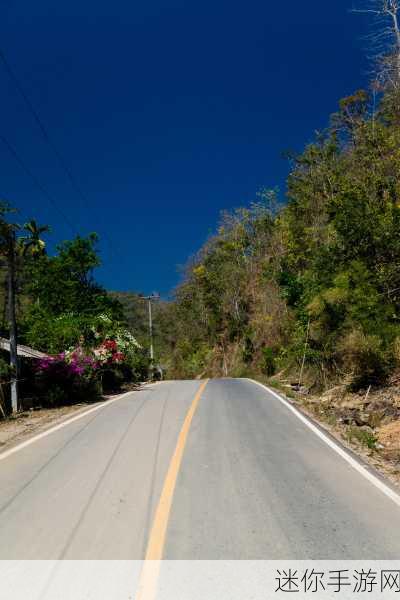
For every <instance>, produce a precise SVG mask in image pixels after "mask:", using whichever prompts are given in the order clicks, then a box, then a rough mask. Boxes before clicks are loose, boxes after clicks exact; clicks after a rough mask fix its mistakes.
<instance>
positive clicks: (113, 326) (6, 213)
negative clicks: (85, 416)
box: [0, 203, 149, 412]
mask: <svg viewBox="0 0 400 600" xmlns="http://www.w3.org/2000/svg"><path fill="white" fill-rule="evenodd" d="M0 208H1V213H2V216H1V223H0V225H1V228H2V238H3V239H2V247H3V248H4V250H3V263H2V267H1V275H2V284H3V285H2V287H3V294H2V295H3V307H4V310H3V315H2V322H1V327H0V330H1V331H0V334H1V336H2V337H4V338H6V339H8V338H9V321H10V319H11V315H10V306H9V301H7V296H8V292H9V287H10V280H9V277H8V276H7V273H8V271H9V261H8V254H7V252H8V248H9V245H10V240H11V243H12V247H13V255H14V266H15V281H14V286H15V294H16V299H17V302H16V322H17V326H18V342H19V344H24V345H26V346H29V347H30V348H33V349H35V350H38V351H41V352H42V353H43V354H44V356H43V357H42V358H41V359H40V360H34V359H26V358H20V359H19V363H20V373H19V381H18V383H19V389H20V396H22V407H23V406H24V404H25V405H30V406H44V407H56V406H61V405H67V404H74V403H77V402H90V401H94V400H97V399H100V398H101V397H102V394H103V393H107V392H112V391H116V390H119V389H121V386H123V385H125V384H128V383H134V382H138V381H142V380H144V379H146V378H147V373H148V367H149V359H148V353H147V350H146V349H145V348H143V347H142V346H141V344H140V343H139V342H138V341H137V340H136V338H135V336H134V333H133V331H132V329H131V328H130V327H129V324H128V322H127V320H126V318H125V315H124V310H123V307H122V305H121V303H120V302H119V301H118V299H117V298H115V297H113V296H112V295H111V294H109V293H108V292H107V291H106V290H105V289H104V288H103V287H102V286H100V285H99V284H98V283H97V282H96V281H95V279H94V276H93V271H94V269H95V268H96V267H98V266H99V265H100V258H99V254H98V251H97V242H98V240H97V236H96V234H91V235H89V236H87V237H79V236H77V237H76V238H75V239H73V240H68V241H65V242H63V243H61V244H60V245H59V246H58V247H57V249H56V252H55V254H54V255H52V256H50V255H49V254H48V253H47V251H46V244H45V241H44V239H43V237H44V236H45V235H46V234H49V230H48V228H47V227H40V226H39V225H38V224H37V223H36V221H34V220H32V221H30V222H29V223H26V224H25V225H23V226H20V225H17V224H16V223H12V224H11V223H10V220H11V219H12V218H13V217H14V216H15V215H14V214H13V213H14V212H15V211H14V210H13V209H11V207H10V206H8V205H7V204H5V203H3V204H2V205H1V207H0ZM10 236H11V237H10ZM12 375H13V373H12V369H11V368H10V366H9V358H8V353H6V352H3V355H2V357H1V359H0V376H1V378H2V387H3V396H4V398H3V403H2V404H3V410H4V411H5V412H8V410H9V408H10V407H9V395H10V391H9V386H10V378H11V377H12ZM4 405H5V406H4Z"/></svg>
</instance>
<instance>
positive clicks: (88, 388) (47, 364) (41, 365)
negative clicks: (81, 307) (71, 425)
mask: <svg viewBox="0 0 400 600" xmlns="http://www.w3.org/2000/svg"><path fill="white" fill-rule="evenodd" d="M100 320H101V323H100V325H101V326H99V331H97V330H96V333H95V334H94V332H92V333H93V339H94V340H95V342H94V344H93V346H94V347H92V348H87V347H86V346H85V339H84V337H82V339H81V342H80V345H78V346H76V347H71V348H69V349H68V350H66V351H65V352H62V353H61V354H57V355H56V356H49V357H46V358H44V359H42V360H40V361H38V364H37V381H38V386H39V387H40V389H41V391H42V393H43V395H44V397H45V398H47V399H48V404H50V405H53V406H54V405H59V404H69V403H73V402H77V401H82V400H83V401H87V400H91V399H93V397H95V398H96V397H98V396H99V395H100V394H101V392H102V387H103V386H104V388H105V389H106V390H116V389H118V388H119V387H120V385H121V384H122V383H123V382H124V381H132V380H139V379H142V378H143V377H144V376H145V375H144V374H145V372H146V367H145V364H146V359H145V356H146V355H145V352H144V351H143V350H142V349H141V347H140V345H139V344H138V342H137V341H136V339H135V338H134V336H133V335H132V334H131V333H130V332H129V331H127V330H126V329H124V328H122V327H120V326H116V325H115V324H113V323H112V322H111V320H110V319H109V318H108V317H107V316H106V315H103V316H102V318H101V319H100ZM106 332H107V333H106ZM49 399H50V400H49Z"/></svg>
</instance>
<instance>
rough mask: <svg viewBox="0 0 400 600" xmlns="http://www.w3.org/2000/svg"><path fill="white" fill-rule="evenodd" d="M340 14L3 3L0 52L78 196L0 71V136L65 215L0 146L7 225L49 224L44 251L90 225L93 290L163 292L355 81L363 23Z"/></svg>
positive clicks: (179, 0)
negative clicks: (97, 245)
mask: <svg viewBox="0 0 400 600" xmlns="http://www.w3.org/2000/svg"><path fill="white" fill-rule="evenodd" d="M288 5H289V6H290V10H289V9H288ZM351 7H352V0H335V2H332V3H331V2H329V3H327V2H322V1H321V0H318V1H317V0H303V1H302V2H295V1H294V0H292V1H291V2H290V1H289V2H278V1H269V0H247V1H246V2H238V1H236V0H230V1H229V2H228V1H227V0H212V1H211V0H202V1H201V2H198V1H191V2H184V1H183V0H168V1H167V0H152V1H151V2H150V1H147V2H140V3H139V2H136V1H135V0H129V1H128V0H127V1H125V0H114V1H113V2H110V1H108V2H104V1H102V0H96V2H94V1H92V0H90V1H89V0H79V1H78V0H69V1H68V2H65V1H63V0H59V1H58V2H54V0H52V1H50V0H37V2H32V0H14V2H12V3H9V5H8V6H5V3H4V2H3V3H2V8H1V15H2V18H1V19H0V39H1V48H2V50H3V51H4V53H5V55H6V57H7V59H8V62H9V63H10V65H11V66H12V68H13V70H14V72H15V74H16V75H17V77H18V78H19V80H20V82H21V83H22V85H23V87H24V90H25V92H26V94H27V95H28V96H29V98H30V100H31V102H32V103H33V105H34V107H35V109H36V110H37V112H38V114H39V115H40V118H41V120H42V121H43V122H44V124H45V126H46V129H47V130H48V132H49V134H50V137H51V138H52V141H53V142H54V144H55V146H56V147H57V149H58V150H59V152H60V153H61V154H62V156H63V158H64V160H65V163H66V164H67V165H68V168H69V169H70V170H71V172H72V173H73V175H74V177H75V179H76V181H77V182H78V183H79V187H80V189H81V190H82V191H83V195H84V198H82V197H81V196H80V195H79V194H78V193H77V192H76V191H75V190H74V189H73V187H72V186H71V184H70V181H69V180H68V178H67V176H66V174H65V172H64V171H63V170H62V169H61V168H60V165H59V163H58V161H57V159H56V157H55V156H54V153H53V152H52V151H51V149H50V147H49V146H48V144H46V142H45V141H44V140H43V138H42V137H41V134H40V130H39V128H38V126H37V124H36V123H35V121H34V119H33V118H32V115H31V114H30V112H29V111H28V110H27V107H26V105H25V104H24V102H23V100H22V99H21V96H20V95H19V93H18V91H17V90H16V88H15V86H14V85H13V83H12V82H11V81H10V78H9V77H8V74H7V73H6V71H5V70H4V68H3V66H2V65H1V64H0V85H1V99H0V102H1V127H0V134H1V135H3V136H5V137H6V139H7V140H8V141H9V143H10V144H12V146H13V147H14V148H15V149H16V150H17V152H18V154H19V155H20V156H21V158H22V159H23V161H24V163H25V164H26V165H27V166H28V167H29V169H30V170H31V171H32V172H33V173H34V174H35V176H36V177H37V179H38V180H39V181H40V183H41V184H42V185H43V186H44V187H45V188H46V189H47V190H48V192H49V194H50V195H51V197H52V198H53V199H54V201H55V203H56V204H57V206H58V207H59V209H60V211H61V213H63V214H64V215H66V217H67V220H65V219H64V218H63V216H62V215H61V214H60V212H58V211H57V209H56V208H55V207H54V206H53V205H52V204H51V203H50V202H49V201H48V199H46V198H45V197H43V195H42V194H41V192H40V191H39V190H38V189H37V188H36V187H35V185H34V184H33V182H32V181H31V180H30V179H29V178H28V177H27V176H26V175H25V174H24V172H23V171H22V169H21V167H20V165H19V164H18V163H17V162H16V161H15V158H14V157H13V156H11V155H10V153H9V151H8V149H7V148H6V147H5V146H4V144H2V142H1V141H0V160H1V188H0V194H1V197H2V198H5V199H7V200H8V201H9V202H11V203H12V204H13V205H15V206H18V207H19V208H20V210H21V220H23V219H25V218H27V217H30V216H34V217H35V218H37V219H38V220H39V221H40V222H43V223H48V224H50V225H51V227H52V230H53V232H52V235H51V238H50V240H51V244H54V243H55V242H58V241H60V240H63V239H66V238H70V237H71V236H72V235H74V232H75V233H76V232H79V233H81V234H87V233H89V232H91V231H97V232H98V233H99V234H100V237H101V239H102V242H101V251H102V260H103V266H102V268H101V269H100V270H99V271H98V273H97V277H98V279H99V280H100V281H101V282H102V283H103V284H104V285H105V286H107V287H108V288H109V289H119V290H138V291H143V292H151V291H153V290H158V291H160V292H161V293H162V294H164V295H166V294H168V292H169V290H170V289H171V288H173V287H174V286H175V285H176V283H177V282H178V281H179V278H180V275H179V269H178V265H182V264H184V263H185V262H186V260H187V258H188V257H189V256H190V255H191V254H193V253H194V252H195V251H196V250H197V249H198V248H199V246H200V245H201V244H202V243H203V241H204V240H205V239H206V238H207V236H208V235H209V234H210V232H212V231H213V230H214V229H215V227H216V224H217V221H218V216H219V213H220V211H221V210H223V209H229V208H233V207H237V206H241V205H244V204H246V203H249V202H251V201H252V200H253V199H255V195H256V192H257V190H258V189H259V188H260V187H263V186H265V187H271V188H272V187H276V186H279V187H280V189H281V190H282V194H283V193H284V189H285V178H286V176H287V172H288V165H287V163H286V161H285V160H284V159H283V158H282V153H283V152H284V151H286V150H288V149H292V150H296V151H299V150H301V149H302V147H303V146H304V144H306V143H307V142H309V141H310V140H311V139H312V137H313V132H314V131H315V130H316V129H321V128H323V127H324V126H325V125H326V124H327V122H328V116H329V114H330V113H331V112H333V111H334V110H335V109H336V105H337V100H338V99H339V98H341V97H342V96H344V95H348V94H350V93H351V92H352V91H354V90H355V89H357V88H359V87H362V86H365V85H367V82H368V68H369V66H368V63H367V61H366V58H365V57H366V54H367V52H366V48H365V40H364V36H365V35H366V34H367V33H368V22H367V20H366V18H365V17H361V16H356V15H354V14H350V13H349V9H350V8H351ZM67 221H68V222H67ZM68 223H70V225H72V230H71V227H70V225H69V224H68ZM50 240H49V241H50ZM50 247H52V246H50Z"/></svg>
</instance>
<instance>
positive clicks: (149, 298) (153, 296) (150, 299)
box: [142, 293, 160, 379]
mask: <svg viewBox="0 0 400 600" xmlns="http://www.w3.org/2000/svg"><path fill="white" fill-rule="evenodd" d="M142 298H143V300H147V302H148V306H149V341H150V368H149V374H150V379H152V378H153V369H154V340H153V309H152V305H151V303H152V302H154V301H155V300H159V299H160V294H155V293H153V294H151V296H142Z"/></svg>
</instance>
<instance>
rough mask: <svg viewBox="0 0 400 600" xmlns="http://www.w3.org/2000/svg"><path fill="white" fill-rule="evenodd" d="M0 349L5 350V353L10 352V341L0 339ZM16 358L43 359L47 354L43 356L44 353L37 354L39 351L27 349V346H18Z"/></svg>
mask: <svg viewBox="0 0 400 600" xmlns="http://www.w3.org/2000/svg"><path fill="white" fill-rule="evenodd" d="M0 348H1V349H2V350H6V352H10V341H9V340H6V338H0ZM18 356H24V357H26V358H45V357H46V356H47V354H44V352H39V350H34V349H33V348H29V346H22V345H21V344H18Z"/></svg>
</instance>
